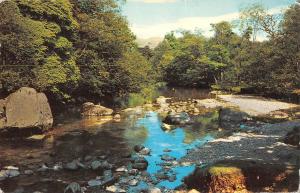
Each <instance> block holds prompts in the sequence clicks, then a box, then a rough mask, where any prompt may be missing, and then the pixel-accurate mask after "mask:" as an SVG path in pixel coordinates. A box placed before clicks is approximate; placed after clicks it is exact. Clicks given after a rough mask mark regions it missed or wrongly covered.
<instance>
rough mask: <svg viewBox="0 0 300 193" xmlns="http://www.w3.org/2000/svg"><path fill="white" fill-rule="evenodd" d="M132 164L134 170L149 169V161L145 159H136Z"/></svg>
mask: <svg viewBox="0 0 300 193" xmlns="http://www.w3.org/2000/svg"><path fill="white" fill-rule="evenodd" d="M132 162H133V163H132V168H133V169H138V170H146V169H147V167H148V161H147V160H146V159H145V158H143V157H134V158H133V160H132Z"/></svg>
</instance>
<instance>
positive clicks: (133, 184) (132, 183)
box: [128, 179, 139, 186]
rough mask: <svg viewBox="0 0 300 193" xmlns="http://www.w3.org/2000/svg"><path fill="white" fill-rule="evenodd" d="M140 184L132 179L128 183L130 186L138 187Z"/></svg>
mask: <svg viewBox="0 0 300 193" xmlns="http://www.w3.org/2000/svg"><path fill="white" fill-rule="evenodd" d="M138 183H139V181H138V180H136V179H132V180H130V181H129V182H128V184H129V185H130V186H136V185H137V184H138Z"/></svg>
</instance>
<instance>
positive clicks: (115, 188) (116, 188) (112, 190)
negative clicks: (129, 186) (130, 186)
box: [106, 185, 126, 193]
mask: <svg viewBox="0 0 300 193" xmlns="http://www.w3.org/2000/svg"><path fill="white" fill-rule="evenodd" d="M106 190H107V191H110V192H119V193H123V192H126V190H124V189H122V188H120V187H118V186H115V185H112V186H108V187H106Z"/></svg>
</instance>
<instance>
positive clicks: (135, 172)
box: [128, 169, 139, 176]
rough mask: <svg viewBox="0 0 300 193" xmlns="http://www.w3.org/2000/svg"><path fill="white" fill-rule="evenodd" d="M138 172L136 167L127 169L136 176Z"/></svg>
mask: <svg viewBox="0 0 300 193" xmlns="http://www.w3.org/2000/svg"><path fill="white" fill-rule="evenodd" d="M138 173H139V170H137V169H131V170H129V171H128V174H129V175H134V176H136V175H138Z"/></svg>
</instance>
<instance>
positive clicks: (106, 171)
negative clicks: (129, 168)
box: [103, 170, 113, 179]
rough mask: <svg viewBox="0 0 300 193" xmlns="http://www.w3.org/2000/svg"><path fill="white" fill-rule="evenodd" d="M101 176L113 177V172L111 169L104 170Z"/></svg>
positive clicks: (105, 177)
mask: <svg viewBox="0 0 300 193" xmlns="http://www.w3.org/2000/svg"><path fill="white" fill-rule="evenodd" d="M103 176H104V179H109V178H112V177H113V173H112V171H111V170H105V171H104V172H103Z"/></svg>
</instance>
